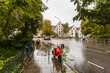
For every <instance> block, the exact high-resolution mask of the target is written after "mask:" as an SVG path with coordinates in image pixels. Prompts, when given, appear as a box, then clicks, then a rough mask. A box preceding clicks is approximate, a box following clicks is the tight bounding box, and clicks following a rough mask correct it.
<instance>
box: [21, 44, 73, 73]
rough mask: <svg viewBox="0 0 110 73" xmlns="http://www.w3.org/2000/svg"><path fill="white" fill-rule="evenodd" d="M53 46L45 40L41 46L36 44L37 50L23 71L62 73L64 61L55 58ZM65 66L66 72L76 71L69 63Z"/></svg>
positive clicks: (30, 72)
mask: <svg viewBox="0 0 110 73" xmlns="http://www.w3.org/2000/svg"><path fill="white" fill-rule="evenodd" d="M52 48H53V46H52V45H50V43H43V42H42V43H41V46H39V47H37V46H35V50H34V51H33V53H32V56H31V57H30V60H29V62H27V63H26V65H25V67H24V69H23V71H22V73H62V68H61V67H62V63H61V62H59V61H58V60H57V59H55V58H53V55H52V53H51V51H52ZM63 68H64V70H65V73H74V71H72V70H71V69H70V68H69V67H68V66H67V65H64V66H63Z"/></svg>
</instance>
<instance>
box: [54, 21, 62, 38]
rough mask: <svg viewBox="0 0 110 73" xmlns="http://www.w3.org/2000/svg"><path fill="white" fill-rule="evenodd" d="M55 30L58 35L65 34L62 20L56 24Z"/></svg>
mask: <svg viewBox="0 0 110 73" xmlns="http://www.w3.org/2000/svg"><path fill="white" fill-rule="evenodd" d="M53 30H54V32H56V33H57V34H58V37H62V36H63V24H62V23H61V22H60V21H59V22H58V24H57V25H56V26H54V28H53Z"/></svg>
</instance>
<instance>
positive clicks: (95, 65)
mask: <svg viewBox="0 0 110 73" xmlns="http://www.w3.org/2000/svg"><path fill="white" fill-rule="evenodd" d="M87 63H89V64H91V65H94V66H96V67H98V68H100V69H104V67H102V66H100V65H97V64H95V63H93V62H90V61H87Z"/></svg>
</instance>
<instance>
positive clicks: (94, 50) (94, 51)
mask: <svg viewBox="0 0 110 73" xmlns="http://www.w3.org/2000/svg"><path fill="white" fill-rule="evenodd" d="M86 50H91V51H94V52H99V53H104V54H108V53H107V52H103V51H100V50H95V49H86Z"/></svg>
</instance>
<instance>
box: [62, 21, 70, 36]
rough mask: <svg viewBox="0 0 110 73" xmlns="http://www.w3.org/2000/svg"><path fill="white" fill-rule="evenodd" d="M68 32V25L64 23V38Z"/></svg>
mask: <svg viewBox="0 0 110 73" xmlns="http://www.w3.org/2000/svg"><path fill="white" fill-rule="evenodd" d="M68 31H69V25H68V23H67V22H66V23H65V24H64V26H63V33H64V35H65V36H67V33H68Z"/></svg>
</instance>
